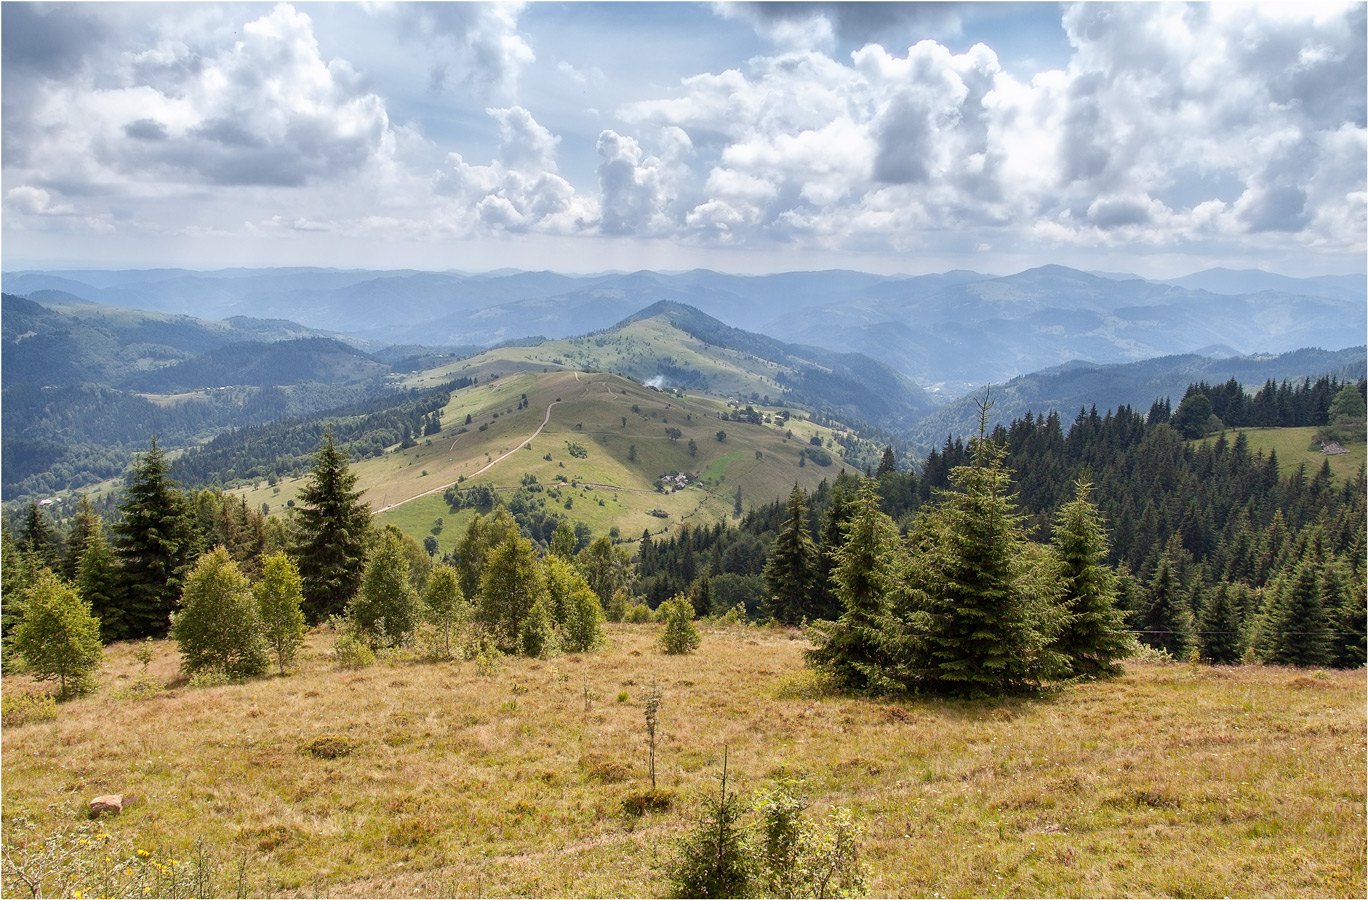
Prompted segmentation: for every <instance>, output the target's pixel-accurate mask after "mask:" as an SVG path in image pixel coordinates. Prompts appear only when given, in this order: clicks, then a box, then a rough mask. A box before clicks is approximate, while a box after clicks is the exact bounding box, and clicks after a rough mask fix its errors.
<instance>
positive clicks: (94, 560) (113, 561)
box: [75, 516, 127, 641]
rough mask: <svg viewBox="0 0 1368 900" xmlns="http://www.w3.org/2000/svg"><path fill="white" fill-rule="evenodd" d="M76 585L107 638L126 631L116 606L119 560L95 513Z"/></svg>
mask: <svg viewBox="0 0 1368 900" xmlns="http://www.w3.org/2000/svg"><path fill="white" fill-rule="evenodd" d="M75 583H76V587H77V589H78V590H79V591H80V592H81V596H82V597H83V598H85V601H86V602H87V603H89V604H90V609H91V612H92V613H94V615H95V617H96V618H97V619H99V620H100V634H101V635H102V636H103V638H104V639H105V640H106V641H112V640H114V639H115V638H116V637H117V636H118V635H121V634H126V633H127V628H126V625H125V623H124V620H123V610H122V609H121V608H120V605H119V597H120V590H121V584H122V575H121V573H120V571H119V560H118V558H117V557H116V556H115V555H114V550H113V548H111V547H110V546H109V542H108V541H107V540H105V534H104V526H103V524H102V523H101V522H100V520H99V517H98V516H96V518H95V524H94V527H93V528H92V529H91V531H90V534H89V535H88V536H87V537H86V540H85V549H84V551H83V552H82V553H81V559H80V562H79V563H78V564H77V566H76V582H75Z"/></svg>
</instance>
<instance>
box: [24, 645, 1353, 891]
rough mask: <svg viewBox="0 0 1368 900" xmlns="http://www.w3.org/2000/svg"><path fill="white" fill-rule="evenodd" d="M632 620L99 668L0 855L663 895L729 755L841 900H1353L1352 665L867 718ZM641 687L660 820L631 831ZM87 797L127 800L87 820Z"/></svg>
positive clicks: (1180, 676)
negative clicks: (194, 859)
mask: <svg viewBox="0 0 1368 900" xmlns="http://www.w3.org/2000/svg"><path fill="white" fill-rule="evenodd" d="M657 628H658V626H654V625H620V626H614V625H610V626H609V627H608V643H607V646H606V647H605V648H604V649H603V650H602V651H600V652H598V653H594V654H586V655H571V656H560V657H553V658H549V659H539V660H528V659H511V658H510V659H506V660H504V661H503V662H502V665H500V666H499V667H498V668H497V670H492V669H490V668H488V667H485V668H483V670H481V669H479V668H477V664H476V663H475V662H470V661H465V662H445V663H426V662H419V661H414V660H406V659H401V658H392V659H388V660H383V661H382V662H381V663H380V664H378V665H376V666H373V667H370V668H366V669H360V670H343V669H339V668H337V667H336V666H335V665H334V664H333V661H332V659H331V653H330V646H331V644H330V636H329V634H328V633H327V632H326V631H324V630H317V631H314V632H312V633H311V634H310V637H309V640H308V643H307V644H306V647H305V649H304V651H303V654H302V658H301V660H300V664H299V666H298V669H297V671H296V672H294V673H293V674H291V675H289V676H286V677H271V678H266V679H262V680H258V681H253V682H248V683H245V684H236V685H232V684H230V685H219V686H209V687H194V686H191V685H189V684H186V683H185V682H184V681H183V680H182V679H181V678H180V677H179V675H178V672H177V666H178V657H177V656H176V654H175V647H174V645H173V644H170V643H165V642H163V643H158V644H156V645H155V650H154V653H153V655H152V659H151V661H150V663H149V664H148V665H147V667H146V671H145V672H144V671H142V665H141V664H140V663H139V661H138V660H137V659H136V658H135V652H136V648H135V646H134V645H129V644H124V645H114V646H112V647H111V648H109V650H108V652H107V656H106V663H105V668H104V672H103V674H102V676H101V683H100V687H99V689H98V690H97V691H96V692H95V693H94V694H93V695H90V696H87V697H85V698H82V699H79V700H75V701H72V702H70V703H65V704H62V705H61V706H60V708H59V711H58V716H57V718H56V720H55V721H50V722H38V723H34V724H27V725H21V726H8V727H6V728H5V729H4V746H3V779H4V799H3V819H4V826H5V840H6V843H7V845H8V852H9V855H10V858H11V859H13V860H15V861H16V862H17V863H19V864H21V865H22V864H25V863H26V861H29V860H32V859H34V856H33V854H35V853H36V852H37V848H38V845H39V843H40V841H41V839H42V838H43V837H44V836H46V835H48V834H51V833H54V832H58V831H62V830H65V829H72V828H84V829H85V831H84V832H83V837H84V839H87V840H90V841H91V844H90V845H79V844H78V840H79V839H77V838H75V837H73V838H72V842H71V843H72V846H73V847H76V850H75V853H76V856H75V857H73V858H72V860H75V861H71V860H69V861H68V865H69V866H74V865H76V863H77V862H79V855H80V854H81V853H86V854H87V855H91V854H93V855H94V857H98V856H100V855H107V856H109V857H110V859H112V860H116V861H117V860H120V859H123V858H125V857H127V858H129V859H132V860H137V859H141V857H138V856H136V852H137V850H145V851H146V852H147V853H148V854H149V855H148V860H149V861H152V862H156V864H158V865H162V866H171V867H173V868H174V865H173V864H171V863H170V862H169V861H170V860H173V859H174V860H177V861H178V863H177V864H179V865H181V866H182V867H184V866H185V860H186V859H188V858H190V856H189V855H190V854H192V853H193V852H194V844H195V842H196V840H202V841H203V842H204V845H205V846H206V847H208V848H210V850H211V851H212V852H213V853H214V854H217V857H216V858H218V859H221V860H224V861H225V864H226V865H227V864H231V865H229V868H232V869H233V871H238V870H237V867H238V866H241V873H240V880H241V881H242V883H243V884H244V885H245V886H246V888H247V889H248V890H249V892H250V893H253V894H256V895H274V896H325V895H326V896H339V897H368V896H401V895H402V896H475V895H484V896H624V895H625V896H661V895H663V894H664V893H665V892H666V890H667V885H666V883H665V880H664V877H663V874H662V866H663V864H664V862H665V861H666V859H668V858H669V854H670V848H671V845H672V842H673V841H674V840H675V838H676V837H678V836H679V835H680V834H681V833H682V831H683V830H684V829H685V827H686V826H687V824H688V823H689V821H690V820H691V818H692V816H693V815H694V814H695V812H696V811H697V809H698V801H699V798H700V797H701V796H702V795H703V794H704V793H705V792H712V791H715V790H716V787H717V776H718V774H719V770H720V765H721V757H722V750H723V747H724V746H726V747H727V748H728V754H729V768H730V776H729V784H730V785H731V786H734V787H736V788H738V789H739V790H740V791H741V792H742V793H743V795H745V796H747V797H754V796H755V795H756V794H757V793H758V792H759V791H760V790H762V789H764V788H767V787H771V786H774V785H776V784H777V783H779V782H780V781H781V780H788V781H792V782H794V783H796V784H797V785H799V786H800V788H801V790H803V791H804V792H805V793H806V794H807V795H808V796H809V797H810V798H811V801H812V810H813V812H815V813H816V814H818V815H824V814H825V812H826V811H827V810H829V809H830V808H831V807H833V806H843V807H847V808H849V809H851V810H852V811H853V813H854V816H855V819H856V820H857V821H858V822H859V823H860V824H861V825H862V826H863V828H864V829H865V837H864V841H863V850H864V858H865V861H866V863H867V864H868V867H869V879H868V893H869V895H870V896H925V897H931V896H944V897H951V896H963V897H972V896H981V897H994V896H1136V895H1140V896H1234V897H1238V896H1253V895H1260V896H1283V897H1303V896H1305V897H1311V896H1363V894H1364V892H1365V836H1364V835H1365V821H1364V809H1365V792H1364V776H1365V766H1366V761H1365V751H1366V749H1368V748H1366V747H1365V700H1366V698H1365V679H1364V677H1363V672H1362V671H1361V670H1360V671H1357V672H1336V671H1297V670H1289V669H1280V668H1273V667H1262V666H1250V667H1239V668H1211V667H1194V666H1190V665H1187V664H1182V665H1168V666H1159V665H1146V664H1133V665H1131V666H1129V667H1128V673H1127V674H1126V675H1125V676H1124V677H1122V678H1119V679H1117V680H1115V681H1111V682H1104V683H1098V684H1088V685H1081V686H1077V687H1072V688H1068V689H1066V690H1064V691H1062V692H1061V693H1059V694H1057V695H1053V696H1050V697H1047V698H1044V699H1037V700H1010V701H1003V702H992V703H987V702H984V703H966V702H947V701H940V700H930V699H916V700H890V699H867V698H860V697H851V696H844V695H839V694H833V693H831V692H829V691H827V690H825V689H824V687H823V685H822V684H821V682H820V681H819V680H818V679H817V678H815V677H814V676H813V675H812V674H811V673H809V672H808V671H807V670H805V669H804V667H803V665H802V650H803V648H804V647H805V646H806V642H805V641H804V640H803V639H802V638H801V635H800V634H799V633H797V632H794V631H785V630H780V629H770V628H757V627H747V626H725V627H723V626H710V627H704V629H703V643H702V646H701V648H700V649H699V651H698V652H697V653H695V654H693V655H691V656H688V657H669V656H663V655H661V654H660V653H659V652H658V651H657V650H656V649H655V648H654V645H653V642H654V639H655V637H656V633H657ZM140 684H141V686H142V687H141V689H140V690H139V689H138V686H139V685H140ZM653 684H655V685H658V686H659V687H660V688H661V689H662V690H663V695H664V699H663V702H662V705H661V709H660V723H661V728H662V731H663V736H662V738H661V742H660V745H659V747H658V751H657V759H658V762H657V766H658V773H659V776H660V779H661V782H662V784H661V786H662V787H663V788H665V789H667V790H670V791H673V792H675V798H676V799H675V802H674V805H673V807H672V808H670V809H668V810H666V811H662V812H654V813H646V814H645V815H640V816H635V815H630V814H628V813H626V812H624V808H623V801H624V799H626V798H628V797H629V796H630V795H632V794H634V793H638V792H641V791H643V790H645V789H646V788H648V787H649V780H648V776H647V771H646V754H647V748H646V741H645V729H644V718H643V701H644V697H645V694H646V692H647V690H648V689H649V688H650V686H651V685H653ZM30 689H32V686H31V685H29V684H28V683H27V682H26V679H25V678H23V677H15V676H6V677H5V679H4V691H5V694H6V695H7V696H9V695H12V692H21V691H25V690H30ZM105 793H124V794H131V795H135V799H134V800H132V801H131V802H130V804H129V806H128V808H126V809H125V810H124V812H123V813H122V814H120V815H119V816H117V817H115V818H105V819H102V820H100V821H99V822H98V823H89V822H87V820H86V816H85V809H86V806H87V804H88V802H89V800H90V798H92V797H94V796H96V795H100V794H105ZM101 834H108V835H109V837H108V838H100V837H99V835H101ZM90 847H95V848H96V849H93V850H92V849H89V848H90ZM121 853H122V854H123V855H122V856H121V855H120V854H121ZM94 857H92V858H94ZM157 861H160V862H157ZM99 864H100V863H99V860H98V859H96V860H95V862H94V863H93V865H94V866H95V867H98V866H99ZM149 864H150V863H149ZM135 865H137V863H136V862H130V863H129V868H128V870H127V871H129V872H132V871H133V866H135ZM117 866H118V867H119V868H122V867H123V863H117ZM158 871H161V870H158ZM235 877H236V876H235ZM76 887H79V885H68V888H67V890H68V891H71V890H72V889H73V888H76ZM228 889H229V888H223V890H228ZM5 893H6V895H9V896H17V895H19V894H21V893H23V894H27V893H28V892H27V890H23V889H22V888H21V886H20V885H19V884H18V882H17V881H15V880H13V879H12V878H11V877H10V876H7V881H6V883H5Z"/></svg>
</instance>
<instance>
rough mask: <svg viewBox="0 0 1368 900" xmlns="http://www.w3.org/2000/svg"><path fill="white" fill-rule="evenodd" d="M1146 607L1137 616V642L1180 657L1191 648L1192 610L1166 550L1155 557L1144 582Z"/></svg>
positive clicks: (1186, 653)
mask: <svg viewBox="0 0 1368 900" xmlns="http://www.w3.org/2000/svg"><path fill="white" fill-rule="evenodd" d="M1146 593H1147V594H1148V597H1147V600H1146V607H1145V612H1144V614H1143V615H1142V616H1141V617H1140V642H1141V643H1143V644H1148V645H1149V646H1151V647H1154V648H1155V649H1157V650H1163V651H1164V652H1166V653H1168V654H1169V655H1170V656H1172V657H1174V658H1175V659H1183V658H1184V657H1186V656H1187V655H1188V653H1189V652H1191V650H1192V610H1191V609H1189V608H1188V605H1187V603H1186V601H1185V600H1184V596H1185V594H1184V590H1183V586H1182V584H1181V582H1180V581H1179V579H1178V576H1177V575H1176V574H1175V572H1174V568H1173V564H1172V563H1171V562H1170V560H1169V557H1168V554H1164V555H1163V556H1161V557H1159V562H1158V564H1157V565H1156V566H1155V568H1154V574H1153V575H1152V576H1150V580H1149V584H1148V585H1147V590H1146Z"/></svg>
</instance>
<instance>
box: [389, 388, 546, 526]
mask: <svg viewBox="0 0 1368 900" xmlns="http://www.w3.org/2000/svg"><path fill="white" fill-rule="evenodd" d="M559 402H560V401H559V400H552V401H551V402H550V403H548V404H547V405H546V415H544V416H542V421H541V424H540V425H538V426H537V430H536V431H534V432H532V434H531V435H529V436H528V437H526V438H523V439H522V440H521V441H518V443H517V446H515V447H514V448H513V449H512V450H509V451H508V452H507V453H505V454H504V455H503V456H500V457H499V458H498V459H495V460H492V461H490V462H487V463H485V464H484V467H483V468H481V469H480V470H479V471H478V472H475V473H474V474H472V475H467V476H466V478H475V477H476V476H478V475H483V474H484V473H485V472H488V471H489V470H490V469H492V468H494V467H495V466H497V465H498V464H499V463H501V462H503V461H504V460H506V459H508V458H509V457H510V456H512V455H513V454H514V453H517V452H518V451H519V450H521V449H522V448H523V447H524V446H526V445H527V444H528V443H530V442H531V441H532V439H533V438H535V437H536V436H537V435H539V434H541V433H542V429H543V428H545V427H546V424H547V423H548V422H550V421H551V407H553V406H555V405H556V404H557V403H559ZM452 446H455V442H453V443H452ZM459 483H460V482H459V481H453V482H450V483H449V484H443V485H438V486H437V487H435V488H433V489H432V490H429V491H423V492H422V493H421V494H414V495H413V496H412V497H408V498H406V499H404V500H400V501H399V502H398V503H391V504H389V505H388V506H386V507H385V508H384V509H377V510H375V511H374V512H372V513H371V515H373V516H378V515H380V513H382V512H389V511H390V510H392V509H396V508H398V507H400V506H403V505H404V504H405V503H409V502H411V501H414V500H417V499H418V498H419V497H426V496H428V495H430V494H436V493H440V492H442V491H445V490H446V489H447V488H449V487H451V486H452V485H456V484H459Z"/></svg>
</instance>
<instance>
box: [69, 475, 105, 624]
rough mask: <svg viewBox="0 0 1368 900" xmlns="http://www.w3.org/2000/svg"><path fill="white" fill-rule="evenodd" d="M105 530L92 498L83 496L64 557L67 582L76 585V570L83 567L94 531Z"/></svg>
mask: <svg viewBox="0 0 1368 900" xmlns="http://www.w3.org/2000/svg"><path fill="white" fill-rule="evenodd" d="M103 528H104V524H103V523H102V522H101V521H100V516H99V514H98V513H97V512H95V508H94V507H92V506H91V505H90V498H89V497H88V496H86V495H85V494H82V495H81V499H80V501H79V503H78V505H77V509H76V515H75V516H74V517H73V518H72V522H71V531H70V532H69V533H68V534H67V539H66V552H65V553H64V554H63V555H62V569H61V573H60V574H61V576H62V577H63V578H65V579H66V580H67V581H69V582H71V583H72V584H75V583H76V570H77V569H78V568H79V567H80V565H81V557H82V555H84V554H85V548H86V542H87V541H89V540H90V535H91V534H92V533H93V532H94V531H96V530H100V529H103ZM86 599H89V598H86Z"/></svg>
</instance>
